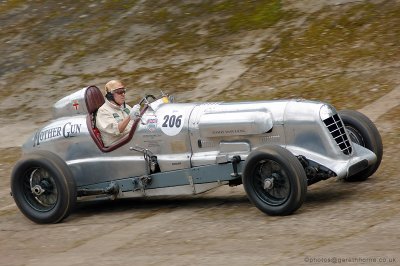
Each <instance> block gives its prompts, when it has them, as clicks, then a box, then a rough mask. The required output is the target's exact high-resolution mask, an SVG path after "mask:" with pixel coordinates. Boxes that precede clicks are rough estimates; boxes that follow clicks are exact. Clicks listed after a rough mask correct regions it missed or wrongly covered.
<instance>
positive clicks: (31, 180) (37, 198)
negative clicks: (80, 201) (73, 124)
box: [11, 151, 76, 223]
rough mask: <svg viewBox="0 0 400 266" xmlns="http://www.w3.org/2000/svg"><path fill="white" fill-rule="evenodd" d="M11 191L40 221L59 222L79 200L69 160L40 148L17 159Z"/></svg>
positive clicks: (24, 210) (28, 213)
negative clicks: (77, 199)
mask: <svg viewBox="0 0 400 266" xmlns="http://www.w3.org/2000/svg"><path fill="white" fill-rule="evenodd" d="M11 192H12V195H13V197H14V200H15V203H16V204H17V206H18V208H19V209H20V210H21V212H22V213H23V214H24V215H25V216H26V217H27V218H29V219H30V220H32V221H34V222H36V223H57V222H60V221H61V220H62V219H64V218H66V217H67V216H68V215H69V213H70V212H71V210H72V209H73V207H74V205H75V202H76V185H75V181H74V179H73V177H72V174H71V171H70V169H69V168H68V166H67V165H66V163H65V162H64V161H63V160H62V159H61V158H60V157H58V156H57V155H56V154H54V153H51V152H48V151H36V152H33V153H30V154H27V155H25V156H24V157H23V158H21V160H19V161H18V162H17V164H16V165H15V166H14V169H13V171H12V174H11Z"/></svg>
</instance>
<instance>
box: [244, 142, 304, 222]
mask: <svg viewBox="0 0 400 266" xmlns="http://www.w3.org/2000/svg"><path fill="white" fill-rule="evenodd" d="M243 186H244V188H245V191H246V193H247V196H248V197H249V199H250V201H251V202H252V203H253V204H254V205H255V206H256V207H257V208H258V209H260V210H261V211H263V212H265V213H267V214H269V215H288V214H291V213H293V212H294V211H296V210H297V209H298V208H300V206H301V205H302V203H303V202H304V199H305V196H306V193H307V177H306V174H305V172H304V169H303V167H302V166H301V164H300V162H299V160H298V159H297V158H296V157H295V156H294V155H293V154H291V153H290V152H289V151H288V150H286V149H284V148H282V147H280V146H273V145H271V146H268V147H265V148H263V150H262V151H254V152H253V153H251V154H250V155H249V157H248V158H247V160H246V165H245V168H244V171H243Z"/></svg>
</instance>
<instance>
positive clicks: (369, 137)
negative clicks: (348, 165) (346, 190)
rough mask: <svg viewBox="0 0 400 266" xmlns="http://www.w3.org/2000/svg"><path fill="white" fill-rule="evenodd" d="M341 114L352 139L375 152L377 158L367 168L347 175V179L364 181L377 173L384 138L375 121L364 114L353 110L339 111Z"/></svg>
mask: <svg viewBox="0 0 400 266" xmlns="http://www.w3.org/2000/svg"><path fill="white" fill-rule="evenodd" d="M339 116H340V117H341V119H342V120H343V124H344V126H345V127H346V130H347V133H348V135H349V137H350V140H351V141H352V142H353V143H356V144H358V145H360V146H362V147H365V148H367V149H369V150H370V151H372V152H373V153H375V155H376V157H377V160H376V162H375V163H374V164H372V165H370V166H369V167H368V168H367V169H365V170H363V171H361V172H359V173H357V174H355V175H353V176H349V177H346V178H345V180H347V181H364V180H366V179H367V178H368V177H369V176H371V175H372V174H374V173H375V171H376V170H377V169H378V167H379V165H380V164H381V161H382V155H383V145H382V138H381V135H380V134H379V131H378V129H377V128H376V126H375V125H374V123H373V122H372V121H371V120H370V119H369V118H368V117H367V116H365V115H364V114H362V113H360V112H357V111H353V110H343V111H339Z"/></svg>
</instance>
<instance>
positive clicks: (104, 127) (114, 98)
mask: <svg viewBox="0 0 400 266" xmlns="http://www.w3.org/2000/svg"><path fill="white" fill-rule="evenodd" d="M125 92H126V89H125V86H124V84H123V83H122V82H121V81H119V80H110V81H109V82H107V84H106V85H105V93H106V94H105V98H106V101H105V103H104V104H103V105H102V106H101V107H100V108H99V110H98V111H97V116H96V125H97V128H98V129H99V130H100V133H101V138H102V140H103V143H104V146H106V147H107V146H111V145H113V144H114V143H115V142H116V141H118V140H119V139H121V138H122V137H123V136H126V135H127V134H129V131H130V130H131V128H132V125H133V121H134V120H135V119H136V118H137V117H138V116H139V109H140V105H138V104H136V105H135V106H133V107H132V108H131V107H130V106H129V105H127V104H125Z"/></svg>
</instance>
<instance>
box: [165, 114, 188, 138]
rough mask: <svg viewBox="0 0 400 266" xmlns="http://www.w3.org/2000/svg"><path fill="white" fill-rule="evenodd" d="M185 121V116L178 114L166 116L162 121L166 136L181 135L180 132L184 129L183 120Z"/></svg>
mask: <svg viewBox="0 0 400 266" xmlns="http://www.w3.org/2000/svg"><path fill="white" fill-rule="evenodd" d="M183 119H184V117H183V115H181V114H178V115H175V114H172V115H169V114H167V115H164V117H163V119H162V121H161V122H162V125H161V130H162V132H164V134H166V135H168V136H175V135H177V134H179V132H180V131H181V130H182V128H183V123H182V120H183Z"/></svg>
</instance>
